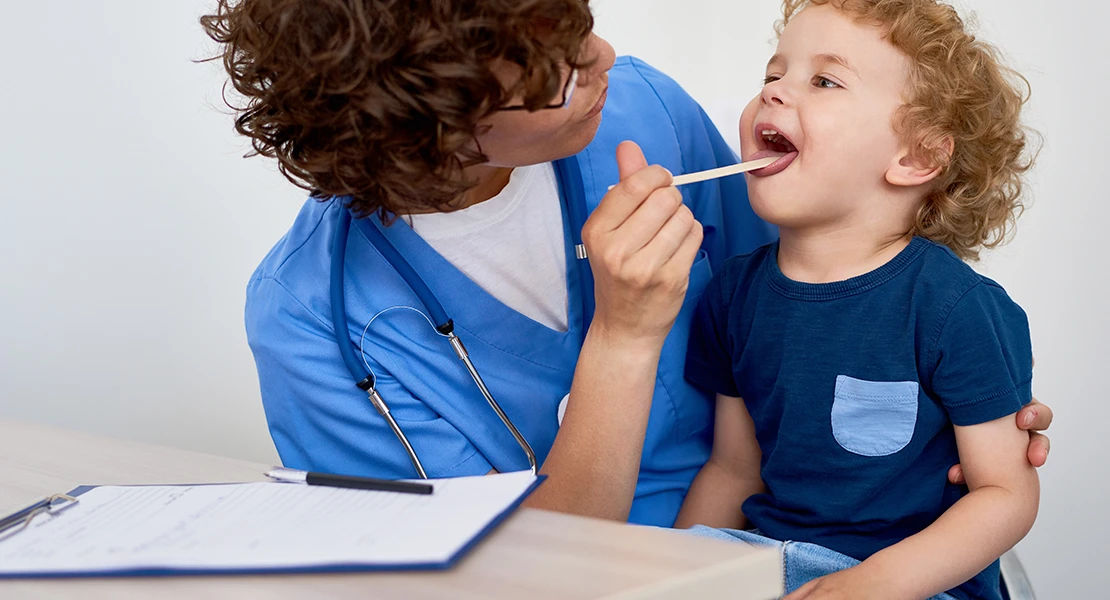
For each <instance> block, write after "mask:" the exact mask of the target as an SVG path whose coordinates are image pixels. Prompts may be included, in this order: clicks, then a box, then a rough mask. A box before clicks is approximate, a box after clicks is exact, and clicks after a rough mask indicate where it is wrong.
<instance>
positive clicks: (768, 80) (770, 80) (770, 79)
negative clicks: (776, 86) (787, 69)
mask: <svg viewBox="0 0 1110 600" xmlns="http://www.w3.org/2000/svg"><path fill="white" fill-rule="evenodd" d="M779 79H780V77H779V76H778V75H768V76H766V77H764V78H763V85H767V84H768V83H774V82H776V81H778V80H779Z"/></svg>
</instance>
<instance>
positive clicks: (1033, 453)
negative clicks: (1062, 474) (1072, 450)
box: [948, 398, 1052, 484]
mask: <svg viewBox="0 0 1110 600" xmlns="http://www.w3.org/2000/svg"><path fill="white" fill-rule="evenodd" d="M1050 425H1052V409H1051V408H1049V407H1048V405H1047V404H1041V403H1040V402H1038V401H1037V399H1036V398H1033V400H1032V401H1031V402H1030V403H1029V404H1027V405H1025V408H1022V409H1021V411H1019V412H1018V414H1017V426H1018V429H1024V430H1027V431H1029V449H1028V450H1027V451H1026V452H1027V453H1026V456H1027V457H1028V458H1029V464H1031V465H1033V466H1034V467H1038V468H1039V467H1042V466H1044V464H1045V463H1046V462H1048V449H1049V440H1048V436H1046V435H1044V434H1041V433H1037V432H1038V431H1044V430H1046V429H1048V428H1049V426H1050ZM948 480H949V481H951V482H952V483H957V484H962V483H965V481H964V471H963V469H962V468H961V467H960V465H956V466H954V467H952V468H951V469H949V470H948Z"/></svg>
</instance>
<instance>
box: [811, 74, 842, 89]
mask: <svg viewBox="0 0 1110 600" xmlns="http://www.w3.org/2000/svg"><path fill="white" fill-rule="evenodd" d="M813 85H815V86H817V87H819V88H827V89H833V88H838V87H840V85H839V84H838V83H836V82H835V81H833V80H831V79H829V78H827V77H821V76H820V75H818V76H816V77H814V78H813Z"/></svg>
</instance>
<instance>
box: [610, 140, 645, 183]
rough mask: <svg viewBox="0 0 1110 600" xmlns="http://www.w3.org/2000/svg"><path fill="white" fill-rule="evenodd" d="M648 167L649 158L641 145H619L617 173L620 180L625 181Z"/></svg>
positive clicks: (626, 143) (628, 143)
mask: <svg viewBox="0 0 1110 600" xmlns="http://www.w3.org/2000/svg"><path fill="white" fill-rule="evenodd" d="M647 166H648V161H647V158H646V157H645V156H644V151H643V150H641V149H640V145H639V144H637V143H636V142H630V141H626V142H621V143H620V144H619V145H617V172H618V173H620V180H621V181H624V180H625V179H628V178H629V177H631V176H632V174H633V173H636V172H637V171H642V170H644V168H646V167H647Z"/></svg>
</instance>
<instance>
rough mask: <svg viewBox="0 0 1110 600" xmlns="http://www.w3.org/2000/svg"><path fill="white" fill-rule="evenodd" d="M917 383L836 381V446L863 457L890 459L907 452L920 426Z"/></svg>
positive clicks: (834, 412)
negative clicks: (890, 456)
mask: <svg viewBox="0 0 1110 600" xmlns="http://www.w3.org/2000/svg"><path fill="white" fill-rule="evenodd" d="M919 390H920V386H919V385H918V383H917V382H916V381H865V380H863V379H855V378H852V377H848V376H847V375H839V376H837V378H836V392H835V396H834V397H833V406H832V430H833V437H834V438H836V443H838V444H840V446H841V447H842V448H844V449H845V450H847V451H849V452H852V453H854V454H859V455H861V456H889V455H891V454H894V453H895V452H898V451H899V450H901V449H902V448H905V447H906V445H907V444H909V443H910V440H911V439H913V430H914V427H915V426H916V425H917V395H918V391H919Z"/></svg>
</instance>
